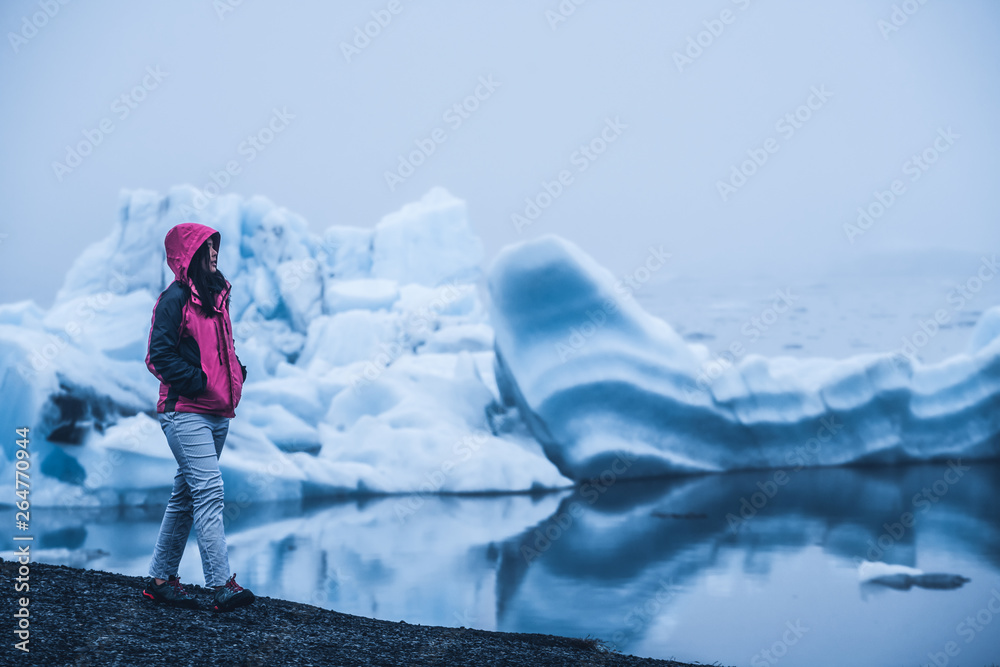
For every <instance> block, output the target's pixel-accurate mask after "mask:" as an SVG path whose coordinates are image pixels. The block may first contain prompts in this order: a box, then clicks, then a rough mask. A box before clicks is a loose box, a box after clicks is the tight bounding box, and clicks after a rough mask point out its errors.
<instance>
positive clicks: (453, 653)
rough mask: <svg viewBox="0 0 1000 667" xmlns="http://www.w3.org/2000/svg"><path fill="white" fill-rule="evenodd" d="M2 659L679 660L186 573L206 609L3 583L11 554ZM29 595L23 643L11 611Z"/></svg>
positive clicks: (96, 581)
mask: <svg viewBox="0 0 1000 667" xmlns="http://www.w3.org/2000/svg"><path fill="white" fill-rule="evenodd" d="M2 572H3V582H4V583H3V587H4V591H5V592H4V594H3V596H0V597H2V598H3V600H4V604H3V607H4V609H3V617H4V618H5V619H7V621H6V622H7V623H8V630H6V631H4V634H5V635H6V636H7V640H6V641H5V642H4V643H5V645H4V646H3V647H2V649H0V664H2V665H46V666H48V667H53V666H56V665H81V666H82V665H95V666H97V665H100V666H102V667H103V666H106V665H142V666H143V667H148V666H151V665H246V666H251V665H261V666H264V665H286V664H288V665H477V666H481V665H525V666H527V665H583V666H587V665H592V666H593V667H598V666H600V667H613V666H617V665H663V666H677V667H688V664H689V663H681V662H673V661H669V660H653V659H649V658H637V657H634V656H629V655H622V654H619V653H613V652H608V651H605V650H603V649H602V646H601V644H600V643H599V642H595V641H592V640H584V639H571V638H566V637H554V636H551V635H540V634H517V633H508V632H488V631H484V630H472V629H464V628H443V627H435V626H422V625H411V624H408V623H405V622H399V623H395V622H391V621H380V620H375V619H370V618H364V617H361V616H352V615H350V614H341V613H339V612H336V611H330V610H328V609H321V608H319V607H313V606H311V605H305V604H299V603H296V602H288V601H286V600H276V599H273V598H267V597H259V598H258V599H257V601H256V603H254V604H253V605H251V606H249V607H244V608H242V609H237V610H235V611H233V612H230V613H227V614H217V613H213V612H211V611H208V609H207V599H208V595H209V591H208V589H206V588H204V587H201V586H195V585H192V584H185V587H186V588H187V589H188V592H190V593H192V594H195V595H197V596H199V597H200V598H201V599H202V600H203V601H205V604H206V608H205V609H178V608H172V607H166V606H164V605H161V604H157V603H155V602H151V601H148V600H145V599H143V597H142V595H141V593H140V592H141V590H142V587H143V585H144V583H145V579H144V578H142V577H130V576H125V575H121V574H115V573H111V572H103V571H100V570H81V569H78V568H72V567H66V566H62V565H47V564H44V563H31V564H30V574H29V583H30V591H28V592H26V593H25V592H19V593H14V592H13V591H14V586H15V578H16V577H17V576H18V564H17V563H15V562H10V561H4V562H3V563H2ZM20 596H27V597H28V598H29V600H30V602H29V606H28V609H29V610H30V617H29V623H30V627H29V632H30V636H29V643H28V647H29V648H30V652H29V653H24V652H23V651H20V650H18V649H16V648H15V647H14V644H15V642H17V641H19V640H18V638H17V636H16V635H15V634H13V633H12V632H11V630H16V629H17V620H16V619H15V618H14V617H13V613H14V611H15V610H17V609H18V608H19V606H18V598H19V597H20Z"/></svg>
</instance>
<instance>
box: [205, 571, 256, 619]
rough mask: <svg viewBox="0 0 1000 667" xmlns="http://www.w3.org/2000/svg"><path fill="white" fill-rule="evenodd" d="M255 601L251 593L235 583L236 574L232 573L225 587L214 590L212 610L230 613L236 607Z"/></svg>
mask: <svg viewBox="0 0 1000 667" xmlns="http://www.w3.org/2000/svg"><path fill="white" fill-rule="evenodd" d="M255 599H256V598H254V595H253V593H251V592H250V591H249V590H247V589H246V588H243V587H242V586H240V585H239V584H238V583H236V573H233V576H231V577H229V581H227V582H226V585H225V586H222V587H221V588H217V589H216V590H215V599H214V600H213V601H212V609H213V610H214V611H232V610H233V609H236V608H238V607H245V606H247V605H248V604H250V603H252V602H253V601H254V600H255Z"/></svg>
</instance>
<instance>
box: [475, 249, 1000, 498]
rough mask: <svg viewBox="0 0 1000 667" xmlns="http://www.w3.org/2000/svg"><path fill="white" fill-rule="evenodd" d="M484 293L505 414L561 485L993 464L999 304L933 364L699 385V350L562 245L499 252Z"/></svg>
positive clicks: (804, 365)
mask: <svg viewBox="0 0 1000 667" xmlns="http://www.w3.org/2000/svg"><path fill="white" fill-rule="evenodd" d="M488 281H489V293H490V297H491V298H490V319H491V322H492V325H493V328H494V332H495V339H496V343H495V346H496V355H495V365H496V380H497V385H498V387H499V391H500V392H501V394H502V399H503V402H504V403H505V404H507V405H512V406H516V407H517V408H518V409H519V411H520V413H521V415H522V416H523V418H524V420H525V422H526V424H527V425H528V427H529V429H530V431H531V433H532V434H533V435H534V436H535V438H536V439H537V440H538V441H539V442H540V443H541V444H542V446H543V448H544V450H545V453H546V455H547V456H548V457H549V459H550V460H552V461H553V462H554V463H555V464H556V465H557V466H558V468H559V470H560V472H562V473H563V474H564V475H566V476H567V477H569V478H571V479H575V480H581V479H595V478H598V477H601V476H602V475H604V476H613V477H616V478H617V477H643V476H651V475H657V474H663V473H675V472H699V471H705V472H707V471H722V470H733V469H743V468H772V467H783V466H795V467H801V466H805V465H839V464H847V463H857V462H882V463H893V462H900V461H907V460H927V459H934V458H947V457H949V456H964V457H967V458H987V457H996V456H997V455H998V454H1000V337H997V336H996V334H997V332H998V329H1000V326H998V322H1000V307H994V308H993V309H992V310H990V311H987V312H986V313H984V315H983V317H982V321H981V323H980V327H979V328H977V329H976V332H975V333H974V336H973V345H972V347H971V349H970V352H969V353H967V354H960V355H956V356H953V357H951V358H950V359H946V360H944V361H942V362H940V363H937V364H931V365H924V364H921V363H919V362H918V361H914V360H911V359H909V358H906V357H902V356H901V355H893V354H869V355H862V356H856V357H852V358H849V359H842V360H833V359H796V358H791V357H777V358H764V357H761V356H759V355H753V354H748V355H746V356H745V357H743V358H742V359H741V360H740V361H739V363H737V364H734V365H731V366H729V367H728V368H726V369H724V370H723V371H722V372H721V373H718V374H717V377H716V378H715V379H714V380H712V381H711V382H709V383H705V382H701V384H699V382H698V378H699V377H702V375H703V374H701V373H700V370H701V368H702V367H703V365H704V364H705V363H706V362H707V361H708V355H707V351H706V348H704V346H701V345H698V344H688V343H686V342H685V341H684V340H682V339H681V337H680V336H679V335H678V334H677V333H676V332H675V331H674V330H673V329H672V328H671V327H670V326H669V325H668V324H667V323H665V322H663V321H662V320H659V319H657V318H654V317H652V316H651V315H649V314H648V313H646V312H645V311H644V310H643V309H642V308H641V307H640V306H639V305H638V304H637V303H636V301H635V299H634V297H633V296H632V294H631V293H630V291H629V290H628V289H627V288H623V285H622V284H621V283H620V281H619V282H616V281H615V279H614V278H613V276H612V275H611V274H610V273H609V272H608V271H607V270H605V269H604V268H603V267H601V266H599V265H598V264H597V263H596V262H595V261H594V260H593V259H592V258H590V257H589V256H587V255H586V254H585V253H583V252H582V251H581V250H580V249H579V248H577V247H576V246H575V245H573V244H572V243H570V242H569V241H566V240H564V239H562V238H559V237H556V236H552V235H548V236H544V237H542V238H539V239H536V240H532V241H527V242H523V243H520V244H516V245H513V246H508V247H507V248H504V249H503V250H501V252H500V253H499V254H498V256H497V258H496V259H495V261H494V262H493V265H492V267H491V269H490V272H489V279H488Z"/></svg>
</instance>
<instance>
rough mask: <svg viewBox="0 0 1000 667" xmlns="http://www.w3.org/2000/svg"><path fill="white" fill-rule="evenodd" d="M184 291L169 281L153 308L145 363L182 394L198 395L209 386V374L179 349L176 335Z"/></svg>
mask: <svg viewBox="0 0 1000 667" xmlns="http://www.w3.org/2000/svg"><path fill="white" fill-rule="evenodd" d="M186 297H187V295H186V294H185V293H184V290H183V288H181V287H180V286H179V285H177V284H176V283H175V284H174V285H171V287H169V288H168V289H167V291H166V292H165V293H164V294H163V296H162V297H161V298H160V300H159V302H158V303H157V304H156V308H155V309H154V310H153V324H152V330H151V331H150V335H149V351H148V353H147V355H146V364H147V366H149V370H150V371H152V373H153V374H154V375H156V376H157V377H158V378H159V379H160V380H161V381H162V382H165V383H166V384H168V385H169V386H171V387H173V388H175V389H176V390H177V391H178V392H179V393H180V394H181V395H183V396H197V395H198V394H200V393H201V392H203V391H204V390H205V387H207V386H208V376H207V375H206V374H205V371H203V370H202V369H201V368H200V367H196V366H194V365H193V364H191V363H189V362H188V361H186V360H185V359H184V358H183V357H182V356H181V355H180V353H179V352H178V342H179V341H178V336H179V331H180V328H181V318H182V312H183V308H184V301H185V299H186Z"/></svg>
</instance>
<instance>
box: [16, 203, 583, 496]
mask: <svg viewBox="0 0 1000 667" xmlns="http://www.w3.org/2000/svg"><path fill="white" fill-rule="evenodd" d="M188 221H195V222H202V223H204V224H207V225H210V226H212V227H214V228H215V229H217V230H219V231H220V233H221V235H222V243H221V248H220V251H219V267H220V269H221V270H222V271H223V272H224V273H225V274H226V277H227V278H228V279H229V280H230V282H231V283H232V284H233V291H232V302H231V306H230V315H231V319H232V321H233V330H234V338H235V342H236V348H237V352H238V354H239V355H240V359H241V361H242V362H243V363H244V364H245V365H246V366H247V368H248V377H247V382H246V384H245V385H244V390H243V398H242V401H241V403H240V405H239V406H238V408H237V414H238V418H236V419H234V420H233V421H232V423H231V428H230V433H229V437H228V438H227V442H226V451H225V452H224V453H223V456H222V458H221V460H220V465H221V468H222V473H223V479H224V482H225V492H226V499H227V502H229V503H235V505H234V506H236V507H238V506H239V504H240V503H246V502H250V501H251V500H277V499H285V498H302V497H308V496H339V495H356V494H394V493H409V494H429V493H435V494H438V493H444V494H447V493H479V492H527V491H534V490H538V489H552V488H562V487H566V486H569V485H571V481H570V480H568V479H567V478H565V477H564V476H562V475H561V474H560V473H559V472H558V470H557V469H556V468H555V466H553V465H552V463H551V462H549V461H548V459H547V458H546V457H545V456H544V454H543V453H542V451H541V448H540V447H539V446H538V444H537V443H536V442H535V441H534V440H533V439H532V438H531V436H530V435H529V434H528V433H527V432H526V431H525V430H524V429H521V430H516V429H508V430H507V431H506V432H504V433H499V432H494V430H493V424H492V422H491V417H492V416H493V415H494V414H495V413H496V410H491V406H495V405H496V402H497V399H498V396H499V394H498V390H497V389H496V387H495V380H494V378H493V363H492V357H493V352H492V345H493V341H492V329H491V328H490V327H489V324H488V318H487V311H486V308H485V306H484V305H483V304H482V302H481V300H480V296H479V293H478V291H477V287H476V283H477V281H480V280H481V278H482V269H481V263H482V260H483V249H482V243H481V241H480V239H479V238H478V237H477V236H476V235H475V234H473V233H472V231H471V230H470V228H469V226H468V224H467V221H466V213H465V204H464V203H463V202H462V201H460V200H458V199H455V198H454V197H452V196H451V195H450V194H449V193H448V192H447V191H446V190H444V189H441V188H436V189H433V190H431V191H430V192H429V193H428V194H427V195H426V196H425V197H423V198H422V199H421V200H420V201H418V202H414V203H411V204H408V205H406V206H404V207H403V208H402V209H401V210H399V211H397V212H395V213H392V214H390V215H388V216H386V217H385V218H384V219H383V220H382V221H381V222H379V223H378V224H376V225H375V226H374V228H372V229H362V228H355V227H346V226H332V227H330V228H329V229H327V230H326V232H324V233H323V234H321V235H317V234H313V233H311V232H310V231H309V228H308V226H307V224H306V222H305V220H303V219H302V218H301V217H299V216H297V215H295V214H294V213H291V212H290V211H288V210H286V209H284V208H281V207H278V206H275V205H274V204H273V203H271V202H270V201H269V200H267V199H266V198H264V197H260V196H256V197H251V198H249V199H243V198H241V197H239V196H237V195H233V194H227V195H222V196H216V197H210V196H207V195H206V194H205V193H203V192H201V191H199V190H197V189H195V188H193V187H190V186H178V187H175V188H172V189H171V190H170V192H169V193H168V194H167V195H166V196H162V195H159V194H157V193H155V192H149V191H145V190H137V191H123V192H122V195H121V206H120V212H119V217H118V220H117V222H116V224H115V225H114V226H113V228H112V230H111V232H110V234H109V235H108V236H107V237H106V238H104V239H102V240H101V241H99V242H97V243H94V244H93V245H91V246H90V247H88V248H86V249H85V250H84V251H83V252H82V253H81V254H80V256H79V257H78V258H77V260H76V261H75V262H74V264H73V266H71V267H70V268H69V270H68V272H67V275H66V279H65V282H64V285H63V286H62V288H61V289H60V290H59V291H58V293H57V295H56V299H55V303H54V304H53V306H52V307H51V308H50V309H48V310H47V311H45V310H43V309H41V308H39V307H38V306H37V305H36V304H35V303H34V302H30V301H28V302H20V303H13V304H4V305H0V369H2V374H0V388H2V391H3V396H4V399H5V400H4V402H3V405H0V424H2V425H3V427H4V428H5V429H7V432H11V431H13V429H14V428H17V427H28V428H29V429H30V430H29V433H30V435H29V439H30V447H29V452H30V456H31V462H32V468H31V470H32V496H31V498H32V503H33V504H34V505H36V506H45V505H48V506H115V505H126V504H127V505H137V504H145V503H156V502H163V501H165V499H166V497H167V496H168V495H169V485H170V483H171V480H172V477H173V471H174V469H175V467H176V464H175V462H174V460H173V457H172V456H171V454H170V451H169V448H168V447H167V446H166V441H165V438H164V436H163V434H162V431H161V430H160V427H159V424H158V423H157V420H156V397H157V389H158V381H157V380H156V378H155V377H153V376H152V375H151V374H150V373H149V372H148V370H147V369H146V368H145V366H144V363H143V359H144V357H145V353H146V346H147V341H148V336H149V328H150V323H151V315H152V308H153V305H154V303H155V300H156V297H157V295H158V294H159V293H160V292H161V291H163V290H164V289H165V288H166V287H167V285H169V283H170V281H172V280H173V275H172V273H171V272H170V270H169V268H168V267H167V265H166V261H165V257H164V249H163V238H164V236H165V235H166V232H167V230H168V229H170V228H171V227H173V226H174V225H176V224H178V223H180V222H188ZM15 448H16V444H15V442H14V439H13V438H8V439H6V440H5V441H4V442H3V444H2V446H0V452H2V453H0V458H2V459H4V460H5V461H7V463H10V462H11V461H13V459H14V457H15V455H16V452H15ZM11 465H12V463H11Z"/></svg>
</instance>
